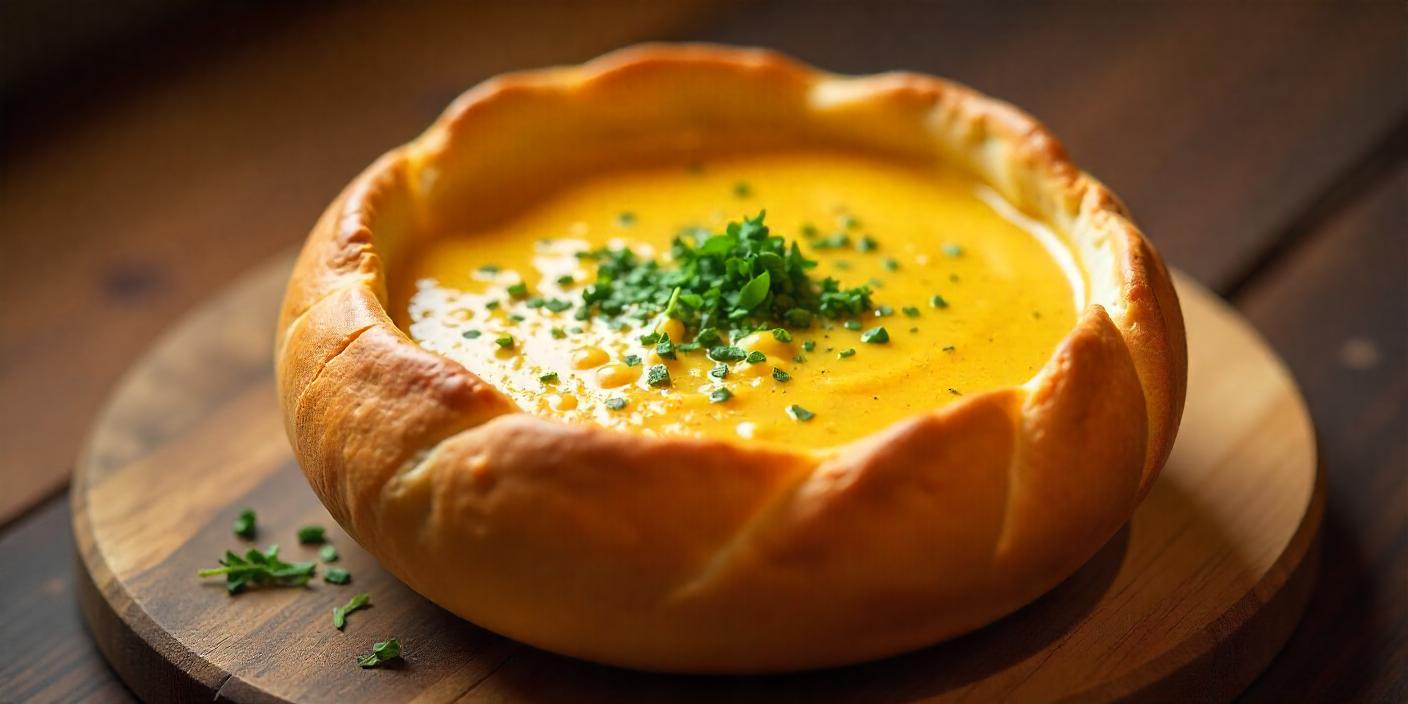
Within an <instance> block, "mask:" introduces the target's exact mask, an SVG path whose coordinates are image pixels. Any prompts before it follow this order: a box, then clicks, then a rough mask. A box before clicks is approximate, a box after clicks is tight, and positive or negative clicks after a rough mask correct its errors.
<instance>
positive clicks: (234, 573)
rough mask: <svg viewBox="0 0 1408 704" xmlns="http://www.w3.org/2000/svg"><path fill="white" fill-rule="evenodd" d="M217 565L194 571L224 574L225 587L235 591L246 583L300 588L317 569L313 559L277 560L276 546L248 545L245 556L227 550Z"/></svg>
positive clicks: (234, 592)
mask: <svg viewBox="0 0 1408 704" xmlns="http://www.w3.org/2000/svg"><path fill="white" fill-rule="evenodd" d="M220 564H221V566H220V567H211V568H208V569H203V570H201V571H199V572H197V573H196V574H197V575H199V576H201V577H215V576H218V575H222V574H223V575H225V589H227V590H228V591H229V592H230V593H231V594H238V593H240V592H242V591H244V590H245V588H246V587H249V586H251V585H252V586H259V587H301V586H303V585H305V584H307V583H308V580H310V579H312V578H313V574H314V573H315V572H316V571H317V569H318V564H317V563H316V562H284V561H283V560H280V559H279V546H277V545H270V546H269V549H268V550H265V551H263V552H260V551H259V549H257V548H250V549H249V550H248V551H246V552H245V554H244V556H240V555H236V554H235V553H234V552H232V551H229V550H226V551H225V557H224V558H222V559H221V560H220Z"/></svg>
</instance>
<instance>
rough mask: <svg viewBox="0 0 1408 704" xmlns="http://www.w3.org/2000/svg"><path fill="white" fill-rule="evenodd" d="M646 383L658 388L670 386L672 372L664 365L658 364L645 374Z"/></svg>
mask: <svg viewBox="0 0 1408 704" xmlns="http://www.w3.org/2000/svg"><path fill="white" fill-rule="evenodd" d="M645 383H647V384H650V385H651V386H654V387H656V388H660V387H666V386H669V385H670V370H669V369H666V368H665V365H663V364H657V365H655V366H653V367H651V368H650V369H648V370H646V372H645Z"/></svg>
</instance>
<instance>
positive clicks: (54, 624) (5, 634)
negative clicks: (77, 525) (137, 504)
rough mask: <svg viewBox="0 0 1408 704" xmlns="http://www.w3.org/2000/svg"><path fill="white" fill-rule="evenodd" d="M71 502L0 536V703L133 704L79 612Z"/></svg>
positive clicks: (52, 507) (50, 507) (34, 516)
mask: <svg viewBox="0 0 1408 704" xmlns="http://www.w3.org/2000/svg"><path fill="white" fill-rule="evenodd" d="M69 520H70V519H69V510H68V501H66V500H63V499H62V498H60V499H56V500H53V501H50V502H49V503H47V504H45V505H44V507H43V508H42V509H39V510H37V511H35V512H34V513H33V514H31V515H29V516H27V517H26V518H25V520H24V521H22V522H20V523H18V524H16V525H15V526H14V528H13V529H12V530H8V531H6V532H5V533H4V534H3V535H0V642H4V643H7V644H8V648H9V652H10V656H9V657H4V658H0V699H4V700H5V701H15V702H83V701H96V702H133V701H136V700H135V699H134V698H133V697H132V695H131V693H129V692H128V691H127V688H126V687H124V686H123V685H122V682H121V681H119V680H118V679H117V677H116V676H114V675H113V673H112V670H110V669H108V665H107V663H106V662H105V661H104V660H103V656H102V655H101V654H99V653H98V648H97V646H95V645H94V644H93V640H92V639H91V638H89V637H88V631H87V629H86V628H85V627H84V625H83V620H82V619H81V618H80V617H79V614H78V609H77V608H76V607H75V606H74V602H75V601H76V600H77V598H78V597H77V589H78V584H77V583H76V582H77V580H79V579H83V577H82V576H81V575H80V574H79V573H76V572H75V571H74V569H73V563H74V560H75V559H76V558H75V552H74V544H73V532H72V530H71V529H70V527H69Z"/></svg>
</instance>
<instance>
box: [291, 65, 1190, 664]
mask: <svg viewBox="0 0 1408 704" xmlns="http://www.w3.org/2000/svg"><path fill="white" fill-rule="evenodd" d="M811 145H816V146H824V147H825V148H827V149H833V150H842V151H848V150H853V151H857V152H862V151H863V152H865V153H868V154H880V155H890V156H892V157H894V158H897V159H907V160H927V161H933V162H941V163H942V164H943V165H944V166H945V168H952V169H955V170H958V171H961V172H962V173H964V174H967V175H968V177H971V178H972V179H974V180H975V182H977V183H981V184H985V185H986V186H987V187H989V188H990V189H992V191H993V192H995V193H997V194H1000V196H1001V198H1002V199H1004V200H1005V202H1006V203H1008V204H1010V205H1011V206H1013V207H1014V208H1015V209H1016V210H1018V211H1021V212H1022V213H1024V214H1025V216H1026V217H1029V218H1031V219H1033V220H1035V221H1038V222H1040V223H1042V224H1044V225H1045V226H1046V227H1048V228H1049V229H1050V230H1051V231H1052V232H1054V233H1056V235H1057V236H1058V237H1059V238H1060V240H1061V241H1062V243H1063V244H1064V246H1065V247H1066V248H1068V250H1069V252H1070V253H1071V256H1072V260H1073V261H1074V262H1075V264H1076V266H1078V267H1079V270H1080V273H1081V275H1082V277H1083V280H1084V284H1083V285H1084V287H1085V290H1084V297H1083V299H1084V301H1085V305H1084V306H1083V308H1082V309H1080V310H1078V311H1076V313H1075V315H1074V318H1073V320H1074V322H1073V324H1072V325H1070V327H1069V330H1068V331H1067V332H1065V333H1064V335H1063V337H1062V338H1061V339H1060V340H1059V342H1057V343H1056V344H1054V346H1053V347H1052V349H1051V350H1050V351H1049V354H1048V355H1046V356H1045V357H1044V359H1045V360H1046V361H1045V362H1044V365H1042V366H1040V368H1039V369H1038V370H1037V371H1036V373H1035V374H1034V375H1032V376H1031V377H1030V378H1029V379H1028V380H1027V381H1025V383H1019V384H1011V385H1006V386H1002V387H999V388H992V389H987V390H982V391H980V392H975V393H967V394H964V395H963V396H961V397H958V398H948V397H947V396H946V394H945V390H944V388H943V386H942V383H941V382H936V383H935V387H934V388H933V389H932V394H933V396H934V398H936V399H938V398H940V397H944V400H945V402H944V403H942V404H940V403H938V402H937V401H936V402H935V404H934V406H933V408H930V409H926V410H921V411H918V412H914V413H912V414H910V415H909V416H908V417H907V418H905V419H903V420H900V421H897V422H894V423H890V424H888V425H886V426H885V427H883V428H880V429H878V430H875V431H874V432H871V433H868V434H866V435H864V436H862V437H859V438H854V439H849V440H848V441H846V442H843V443H839V444H836V445H831V446H807V445H805V444H802V443H789V442H787V437H786V436H785V435H783V436H782V437H780V438H774V440H773V441H771V442H749V441H745V440H743V439H729V438H727V437H719V436H696V435H689V434H671V433H668V432H666V433H643V432H634V431H632V430H629V429H621V428H618V427H607V426H604V425H600V424H596V423H592V422H568V421H565V420H563V419H560V418H556V417H553V414H551V413H540V412H525V411H523V410H520V407H521V406H522V405H523V404H522V403H520V400H516V399H515V397H514V396H512V395H511V394H509V393H506V392H505V391H503V390H501V389H498V388H496V387H495V386H494V385H493V384H491V383H489V382H488V381H486V380H485V379H484V377H485V376H486V374H485V373H484V370H482V369H481V370H479V371H478V372H476V370H473V369H470V368H467V367H466V366H465V365H464V364H462V363H460V362H459V361H455V360H454V359H452V358H451V356H448V355H445V354H440V353H438V352H436V351H432V350H431V349H428V348H427V347H425V346H423V345H421V344H418V343H417V342H416V341H415V340H413V339H412V338H411V337H410V336H409V335H408V334H407V333H406V331H405V330H404V328H405V326H404V324H403V325H398V324H397V322H396V321H395V320H393V317H394V314H395V313H396V311H392V310H391V306H392V303H391V301H392V298H393V294H392V291H393V289H395V288H396V286H398V285H400V284H398V283H397V282H395V281H392V282H391V283H390V285H389V284H388V272H391V276H392V277H394V276H395V272H397V271H398V269H399V268H400V267H401V266H402V264H403V262H404V261H405V260H406V258H408V257H410V256H411V253H412V252H414V251H415V250H416V249H417V248H418V247H422V246H424V245H425V243H427V242H429V241H432V240H434V239H435V238H437V237H441V236H442V235H444V233H450V232H464V231H473V230H475V229H476V228H479V227H483V226H486V224H488V223H491V222H494V221H497V220H502V219H503V218H505V217H509V216H510V215H512V214H513V213H515V212H518V211H520V210H522V209H525V208H531V207H532V205H533V203H534V202H535V199H537V198H539V197H541V195H542V194H544V193H547V192H549V191H550V190H551V189H554V188H558V187H560V186H561V185H563V184H570V183H572V182H573V181H575V180H578V179H583V178H587V177H589V176H591V175H592V174H595V173H598V172H601V171H604V170H610V169H615V168H619V167H621V166H622V165H629V164H633V163H654V162H657V161H659V160H661V159H674V158H696V157H697V156H698V155H700V154H712V153H735V152H740V151H748V152H756V151H767V150H779V149H794V148H806V147H808V146H811ZM279 327H280V334H279V336H278V344H277V350H276V363H277V370H278V387H279V397H280V399H281V403H282V407H283V411H284V416H285V419H286V427H287V431H288V435H289V439H290V441H291V442H292V445H293V448H294V451H295V454H296V456H297V458H298V461H299V464H300V465H301V466H302V468H303V471H304V472H305V473H306V475H307V477H308V480H309V483H310V484H311V486H312V487H313V489H314V491H315V492H316V493H317V495H318V497H319V498H320V499H321V500H322V502H323V503H324V504H325V505H326V506H327V508H328V510H329V511H330V512H331V513H332V515H333V517H334V518H335V519H336V520H337V521H338V522H339V523H340V524H341V525H342V526H343V527H344V528H345V529H346V530H347V532H348V533H349V534H350V535H352V536H353V537H354V538H355V539H356V540H357V541H358V542H359V543H361V544H362V545H363V546H364V547H365V548H366V549H367V550H369V551H370V552H371V553H373V554H374V555H375V556H376V557H377V559H378V560H380V561H381V563H382V564H383V565H384V566H385V567H386V568H387V569H388V570H390V571H391V572H393V573H394V574H395V575H396V576H397V577H399V578H400V579H402V580H403V581H405V582H406V584H408V585H410V586H411V587H412V588H413V589H415V590H416V591H417V592H419V593H421V594H423V595H425V596H426V597H428V598H430V599H431V600H433V601H435V602H436V603H438V604H440V605H441V606H443V607H445V608H446V609H448V610H450V611H452V612H454V613H455V614H458V615H460V616H462V617H464V618H466V619H469V620H471V621H473V622H474V623H476V624H479V625H481V626H484V627H485V628H488V629H491V630H493V631H496V632H499V633H502V634H504V635H507V636H510V637H512V638H515V639H518V640H521V641H523V642H526V643H529V644H532V645H535V646H538V647H542V648H546V649H549V650H553V651H556V652H560V653H565V654H568V655H573V656H577V657H581V658H586V659H589V660H594V661H598V662H604V663H609V664H614V665H621V666H627V667H634V668H642V669H650V670H662V671H677V672H768V671H783V670H794V669H801V668H810V667H820V666H830V665H838V664H844V663H851V662H857V661H861V660H866V659H872V658H877V657H882V656H887V655H891V654H895V653H898V652H902V651H905V650H909V649H913V648H917V647H921V646H925V645H928V644H931V643H934V642H937V641H940V640H942V639H945V638H949V637H951V636H954V635H957V634H961V633H964V632H966V631H970V630H972V629H975V628H977V627H980V626H982V625H984V624H986V623H989V622H991V621H993V620H994V619H997V618H999V617H1001V616H1003V615H1005V614H1007V613H1010V612H1012V611H1013V610H1015V609H1017V608H1019V607H1020V606H1022V605H1024V604H1026V603H1028V602H1030V601H1031V600H1033V599H1034V598H1036V597H1037V596H1039V595H1041V594H1042V593H1044V592H1045V591H1047V590H1049V589H1050V588H1051V587H1053V586H1054V585H1056V584H1057V583H1058V582H1060V581H1061V580H1062V579H1064V578H1065V577H1067V576H1069V575H1070V574H1071V573H1072V572H1073V571H1074V570H1075V569H1076V568H1077V567H1079V566H1080V565H1081V564H1082V563H1084V562H1085V561H1086V560H1088V559H1089V558H1090V557H1091V556H1092V555H1093V554H1094V553H1095V552H1096V550H1097V549H1098V548H1099V547H1100V546H1101V545H1103V544H1104V543H1105V542H1106V541H1107V540H1108V539H1109V538H1110V537H1111V536H1112V535H1113V534H1114V533H1115V532H1116V531H1117V530H1118V529H1119V527H1120V526H1121V525H1122V524H1123V523H1124V522H1125V521H1126V520H1127V519H1128V518H1129V516H1130V515H1131V513H1132V512H1133V510H1134V508H1135V507H1136V506H1137V504H1138V503H1139V501H1140V500H1141V498H1142V497H1143V496H1144V495H1145V493H1146V492H1147V491H1148V489H1149V487H1150V485H1151V483H1152V482H1153V481H1154V480H1155V478H1156V477H1157V475H1158V473H1159V470H1160V468H1161V467H1162V465H1163V463H1164V461H1165V459H1166V458H1167V456H1168V453H1169V449H1170V446H1171V444H1172V442H1173V439H1174V436H1175V433H1176V431H1177V427H1178V422H1179V416H1180V413H1181V410H1182V406H1183V396H1184V384H1185V377H1186V354H1185V346H1184V333H1183V323H1182V318H1181V315H1180V312H1179V307H1178V300H1177V298H1176V296H1175V294H1174V291H1173V288H1172V286H1171V284H1170V280H1169V276H1168V273H1167V271H1166V270H1165V268H1164V265H1163V263H1162V262H1161V260H1160V258H1159V256H1158V254H1157V253H1156V252H1155V250H1154V249H1153V247H1152V246H1151V245H1150V244H1149V242H1148V241H1147V240H1146V239H1145V238H1144V237H1143V236H1142V235H1141V233H1140V232H1139V230H1138V229H1137V228H1136V227H1135V226H1134V225H1133V224H1132V223H1131V222H1130V220H1129V217H1128V215H1127V214H1126V212H1125V210H1124V208H1123V206H1122V205H1121V204H1120V202H1119V201H1118V200H1117V199H1116V198H1115V196H1114V195H1112V194H1111V193H1110V192H1109V191H1108V190H1107V189H1106V188H1105V187H1104V186H1102V185H1101V184H1100V183H1098V182H1097V181H1095V180H1094V179H1092V178H1091V177H1090V176H1088V175H1086V174H1084V173H1082V172H1081V171H1079V170H1078V169H1077V168H1076V167H1075V166H1073V165H1072V164H1071V162H1070V161H1069V160H1068V159H1067V157H1066V155H1065V154H1064V152H1063V151H1062V149H1061V147H1060V146H1059V145H1058V144H1057V142H1056V141H1055V140H1054V139H1053V138H1052V136H1051V135H1050V134H1048V132H1047V131H1046V130H1045V129H1044V128H1043V127H1042V126H1041V125H1040V124H1038V123H1037V122H1035V121H1034V120H1033V119H1032V118H1031V117H1029V116H1027V115H1026V114H1024V113H1022V112H1020V111H1018V110H1017V109H1015V108H1013V107H1012V106H1010V105H1007V104H1005V103H1002V102H999V101H996V100H993V99H991V98H988V97H985V96H982V95H979V94H977V93H975V92H973V91H972V90H970V89H967V88H964V87H962V86H959V85H956V84H953V83H950V82H948V81H945V80H941V79H937V78H932V77H928V76H920V75H914V74H906V73H891V74H881V75H876V76H867V77H843V76H836V75H832V74H827V73H823V72H819V71H816V70H813V69H811V68H808V67H806V66H802V65H799V64H798V63H796V62H794V61H791V60H789V59H787V58H784V57H781V56H779V55H777V54H774V53H771V52H767V51H755V50H737V49H730V48H722V47H714V46H645V47H639V48H633V49H628V50H624V51H620V52H617V53H613V54H610V55H608V56H605V57H602V58H600V59H597V60H594V61H592V62H589V63H587V64H584V65H582V66H575V67H565V68H554V69H547V70H539V71H531V72H525V73H519V74H510V75H506V76H502V77H499V78H495V79H492V80H490V81H488V82H486V83H484V84H482V85H480V86H478V87H476V88H474V89H472V90H470V91H469V92H468V93H466V94H465V95H463V96H462V97H461V98H460V99H459V100H457V101H456V102H455V103H454V104H453V105H452V106H451V107H450V108H449V109H448V110H447V111H446V112H445V114H444V115H443V116H441V117H440V118H439V119H438V120H437V121H436V122H435V124H434V125H432V126H431V127H430V129H429V130H428V131H426V132H425V133H424V134H422V135H421V136H420V137H418V138H417V139H415V140H414V141H412V142H411V143H409V144H407V145H404V146H402V147H399V148H397V149H395V150H393V151H391V152H390V153H388V154H386V155H385V156H383V157H382V158H381V159H379V160H378V161H377V162H376V163H375V164H373V165H372V166H371V167H370V168H368V169H367V170H366V171H365V172H363V173H362V174H361V175H360V176H358V177H357V179H356V180H354V181H353V182H352V183H351V184H350V185H349V186H348V187H347V188H346V189H345V190H344V191H343V192H342V194H341V195H340V196H339V197H338V198H337V199H336V200H335V201H334V202H333V204H332V205H331V206H330V207H329V208H328V210H327V211H326V212H325V213H324V215H323V216H322V218H321V219H320V220H319V222H318V223H317V225H316V226H315V228H314V229H313V231H312V233H311V234H310V235H309V238H308V240H307V243H306V245H305V247H304V249H303V252H302V254H301V256H300V257H299V259H298V263H297V265H296V268H295V270H294V273H293V275H292V278H291V280H290V282H289V287H288V292H287V295H286V298H285V301H284V305H283V309H282V314H281V317H280V323H279ZM799 357H800V354H799ZM919 383H922V382H919Z"/></svg>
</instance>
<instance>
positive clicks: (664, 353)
mask: <svg viewBox="0 0 1408 704" xmlns="http://www.w3.org/2000/svg"><path fill="white" fill-rule="evenodd" d="M655 354H657V355H660V358H661V359H675V345H674V343H672V342H670V335H669V333H664V334H662V335H660V342H659V343H657V344H656V345H655Z"/></svg>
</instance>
